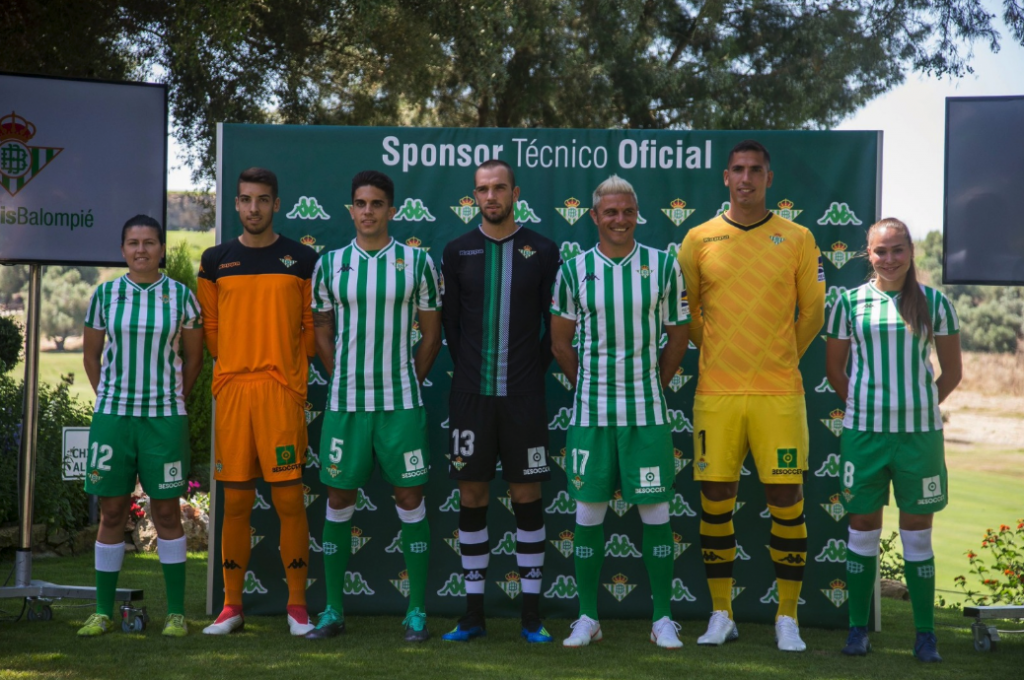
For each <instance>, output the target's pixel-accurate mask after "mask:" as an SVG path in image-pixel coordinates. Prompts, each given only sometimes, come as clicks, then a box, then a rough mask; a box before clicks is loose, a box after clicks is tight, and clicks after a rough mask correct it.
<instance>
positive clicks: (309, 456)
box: [306, 446, 335, 477]
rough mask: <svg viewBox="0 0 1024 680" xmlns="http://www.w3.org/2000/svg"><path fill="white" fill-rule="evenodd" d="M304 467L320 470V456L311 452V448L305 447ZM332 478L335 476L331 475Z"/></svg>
mask: <svg viewBox="0 0 1024 680" xmlns="http://www.w3.org/2000/svg"><path fill="white" fill-rule="evenodd" d="M306 467H307V468H316V469H317V470H319V469H320V454H318V453H317V452H316V451H314V450H313V447H312V446H307V447H306ZM331 476H332V477H334V476H335V475H331Z"/></svg>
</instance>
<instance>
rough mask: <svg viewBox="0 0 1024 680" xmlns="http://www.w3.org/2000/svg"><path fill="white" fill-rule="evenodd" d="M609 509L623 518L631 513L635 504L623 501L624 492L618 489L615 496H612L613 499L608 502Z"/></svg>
mask: <svg viewBox="0 0 1024 680" xmlns="http://www.w3.org/2000/svg"><path fill="white" fill-rule="evenodd" d="M608 507H609V508H611V509H612V512H614V513H615V514H616V515H618V516H619V517H622V516H623V515H625V514H626V513H627V512H629V509H630V508H631V507H633V504H632V503H627V502H626V501H625V500H623V499H622V490H621V489H618V490H616V491H615V495H614V496H612V499H611V500H610V501H608Z"/></svg>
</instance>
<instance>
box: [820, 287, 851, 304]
mask: <svg viewBox="0 0 1024 680" xmlns="http://www.w3.org/2000/svg"><path fill="white" fill-rule="evenodd" d="M845 292H846V287H845V286H829V287H828V292H827V293H825V309H828V308H829V307H831V306H832V305H834V304H835V303H836V302H838V301H839V297H840V296H841V295H842V294H843V293H845Z"/></svg>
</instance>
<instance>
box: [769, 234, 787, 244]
mask: <svg viewBox="0 0 1024 680" xmlns="http://www.w3.org/2000/svg"><path fill="white" fill-rule="evenodd" d="M768 238H769V239H771V242H772V243H774V244H775V245H777V246H780V245H782V242H783V241H785V240H786V239H784V238H782V234H772V235H771V236H769V237H768Z"/></svg>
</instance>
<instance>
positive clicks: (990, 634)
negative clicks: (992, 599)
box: [964, 606, 1024, 652]
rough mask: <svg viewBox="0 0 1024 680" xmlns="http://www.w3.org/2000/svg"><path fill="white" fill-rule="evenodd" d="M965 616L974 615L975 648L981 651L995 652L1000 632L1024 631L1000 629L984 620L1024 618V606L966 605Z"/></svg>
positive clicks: (972, 629) (972, 631)
mask: <svg viewBox="0 0 1024 680" xmlns="http://www.w3.org/2000/svg"><path fill="white" fill-rule="evenodd" d="M964 616H972V617H974V623H972V624H971V633H972V634H973V635H974V648H975V649H976V650H978V651H979V652H994V651H995V650H996V649H997V648H998V646H999V634H1000V633H1003V634H1004V635H1006V634H1013V633H1024V630H998V629H997V628H996V627H995V626H990V625H988V624H987V623H984V621H986V620H989V621H991V620H992V619H1021V618H1024V607H1016V606H1003V607H964Z"/></svg>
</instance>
